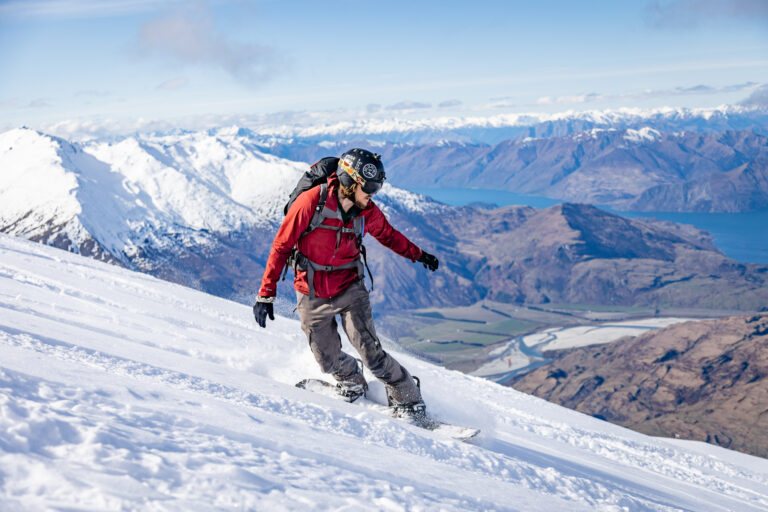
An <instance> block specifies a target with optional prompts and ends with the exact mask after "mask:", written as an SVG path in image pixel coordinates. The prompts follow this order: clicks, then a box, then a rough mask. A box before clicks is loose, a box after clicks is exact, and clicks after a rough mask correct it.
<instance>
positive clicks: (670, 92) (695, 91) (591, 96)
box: [536, 82, 760, 105]
mask: <svg viewBox="0 0 768 512" xmlns="http://www.w3.org/2000/svg"><path fill="white" fill-rule="evenodd" d="M758 87H760V84H759V83H757V82H745V83H742V84H733V85H726V86H721V87H713V86H711V85H703V84H700V85H694V86H690V87H674V88H672V89H645V90H643V91H639V92H632V93H626V94H601V93H597V92H591V93H587V94H578V95H571V96H542V97H540V98H539V99H537V100H536V104H537V105H567V104H580V103H593V102H597V101H610V100H622V99H631V100H643V99H650V98H663V97H672V96H692V95H703V94H724V93H731V92H740V91H750V90H754V89H756V88H758Z"/></svg>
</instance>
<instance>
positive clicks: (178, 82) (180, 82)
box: [156, 76, 189, 91]
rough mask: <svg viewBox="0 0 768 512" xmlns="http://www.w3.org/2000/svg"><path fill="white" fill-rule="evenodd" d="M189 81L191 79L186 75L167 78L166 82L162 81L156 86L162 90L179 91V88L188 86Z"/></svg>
mask: <svg viewBox="0 0 768 512" xmlns="http://www.w3.org/2000/svg"><path fill="white" fill-rule="evenodd" d="M188 83H189V79H188V78H187V77H185V76H180V77H178V78H172V79H170V80H166V81H165V82H163V83H161V84H160V85H158V86H157V87H156V89H158V90H161V91H177V90H179V89H183V88H184V87H186V86H187V84H188Z"/></svg>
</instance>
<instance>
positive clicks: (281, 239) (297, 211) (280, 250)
mask: <svg viewBox="0 0 768 512" xmlns="http://www.w3.org/2000/svg"><path fill="white" fill-rule="evenodd" d="M319 202H320V187H314V188H312V189H310V190H307V191H306V192H304V193H302V194H300V195H299V197H297V198H296V200H295V201H294V202H293V204H292V205H291V208H290V209H289V210H288V213H287V214H286V215H285V219H283V223H282V224H281V225H280V229H278V230H277V235H275V240H274V242H272V249H271V250H270V251H269V258H268V259H267V266H266V268H265V269H264V276H263V277H262V279H261V288H260V289H259V296H261V297H274V296H275V294H276V293H277V281H278V280H279V279H280V274H282V272H283V267H284V266H285V262H286V260H287V259H288V256H290V254H291V250H292V249H293V248H294V247H295V246H296V242H297V241H298V240H299V237H300V236H301V235H302V234H303V233H304V231H305V230H306V229H307V228H308V227H309V223H310V221H311V220H312V217H313V216H314V214H315V207H317V204H318V203H319Z"/></svg>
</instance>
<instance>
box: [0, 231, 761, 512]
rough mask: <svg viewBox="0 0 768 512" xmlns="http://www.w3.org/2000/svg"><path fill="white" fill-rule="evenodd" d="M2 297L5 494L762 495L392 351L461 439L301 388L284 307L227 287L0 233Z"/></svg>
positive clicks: (0, 481) (388, 502) (710, 466)
mask: <svg viewBox="0 0 768 512" xmlns="http://www.w3.org/2000/svg"><path fill="white" fill-rule="evenodd" d="M0 312H1V314H0V475H1V476H2V478H0V489H2V492H0V508H3V509H24V510H43V509H50V508H98V509H121V508H129V509H133V508H153V507H155V508H156V507H160V508H170V509H189V508H200V507H201V506H202V507H210V508H227V507H229V508H231V507H240V508H247V509H269V510H273V509H277V510H300V509H306V508H307V507H310V508H314V509H320V510H329V509H338V508H341V507H353V508H361V509H363V508H365V509H370V508H374V509H393V510H402V509H422V510H449V511H450V510H482V509H493V510H508V509H514V510H542V509H546V510H551V509H555V508H556V507H557V508H558V509H561V510H616V511H619V510H665V511H666V510H740V511H757V510H764V509H765V508H766V507H768V499H767V498H766V496H768V461H765V460H764V459H759V458H756V457H750V456H746V455H742V454H738V453H735V452H730V451H728V450H724V449H721V448H718V447H715V446H711V445H704V444H702V443H692V442H680V441H674V440H669V439H657V438H652V437H648V436H645V435H642V434H638V433H635V432H631V431H629V430H626V429H623V428H621V427H617V426H614V425H611V424H608V423H606V422H603V421H600V420H597V419H594V418H590V417H587V416H584V415H581V414H579V413H576V412H573V411H569V410H567V409H564V408H561V407H558V406H556V405H553V404H549V403H547V402H544V401H542V400H539V399H537V398H534V397H530V396H527V395H524V394H521V393H519V392H516V391H514V390H512V389H509V388H504V387H501V386H498V385H496V384H493V383H491V382H488V381H486V380H482V379H478V378H474V377H470V376H466V375H462V374H459V373H457V372H452V371H449V370H445V369H443V368H439V367H436V366H433V365H430V364H428V363H426V362H423V361H420V360H417V359H414V358H412V357H409V356H408V355H405V354H399V353H398V354H397V357H398V358H399V359H401V360H402V361H403V362H404V364H405V365H406V366H407V367H408V368H409V369H411V370H412V371H413V372H414V373H415V374H417V375H419V376H420V377H421V380H422V388H423V390H424V394H425V399H426V400H427V403H428V406H429V408H430V410H431V411H432V412H433V413H434V414H436V415H438V416H440V417H442V418H444V419H446V420H448V421H453V422H456V423H460V424H467V425H473V426H477V427H480V428H481V429H482V430H483V432H482V434H481V436H480V437H479V438H478V439H476V440H475V441H473V444H465V443H459V442H455V441H451V440H446V439H445V438H439V437H436V436H435V434H433V433H431V432H428V431H425V430H421V429H418V428H416V427H413V426H410V425H408V424H406V423H403V422H400V421H397V420H393V419H390V418H388V417H386V416H384V415H382V414H380V413H379V412H376V411H374V410H372V409H368V408H366V407H365V406H364V405H361V404H347V403H345V402H343V401H340V400H335V399H333V398H329V397H325V396H321V395H317V394H314V393H311V392H307V391H303V390H299V389H296V388H295V387H294V386H293V383H294V382H296V381H297V380H299V379H300V378H304V377H320V374H319V373H318V370H317V367H316V364H315V363H314V360H313V358H312V355H311V354H310V353H309V351H308V350H307V349H306V341H305V340H304V339H303V334H302V333H301V331H300V328H299V325H298V323H297V322H295V321H293V320H289V319H285V318H280V317H278V318H277V320H276V321H274V322H271V323H270V324H269V328H268V329H266V330H261V329H257V328H256V327H255V326H254V324H253V319H252V315H251V312H250V309H249V308H248V307H245V306H242V305H240V304H236V303H233V302H229V301H226V300H223V299H219V298H216V297H212V296H209V295H205V294H202V293H200V292H197V291H194V290H191V289H188V288H184V287H181V286H177V285H173V284H170V283H167V282H163V281H159V280H157V279H154V278H151V277H149V276H147V275H144V274H138V273H133V272H130V271H127V270H125V269H121V268H118V267H115V266H111V265H105V264H103V263H100V262H97V261H94V260H91V259H87V258H83V257H80V256H77V255H73V254H70V253H67V252H64V251H59V250H56V249H54V248H50V247H45V246H41V245H38V244H34V243H31V242H27V241H24V240H21V239H18V238H14V237H9V236H6V235H0ZM383 343H384V344H385V345H386V346H387V349H388V350H392V351H393V352H397V350H396V348H395V347H394V346H393V345H392V344H391V342H390V341H388V340H383ZM347 349H348V350H349V347H347ZM369 377H370V375H369ZM371 393H372V396H374V397H378V398H379V399H382V398H383V393H384V389H383V386H381V384H380V383H378V382H376V381H374V380H373V379H372V378H371Z"/></svg>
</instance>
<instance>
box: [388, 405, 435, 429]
mask: <svg viewBox="0 0 768 512" xmlns="http://www.w3.org/2000/svg"><path fill="white" fill-rule="evenodd" d="M390 408H391V409H392V416H393V417H395V418H401V419H406V420H409V421H411V422H412V423H418V424H423V423H426V422H427V406H426V404H425V403H424V402H414V403H411V404H392V405H391V406H390Z"/></svg>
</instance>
